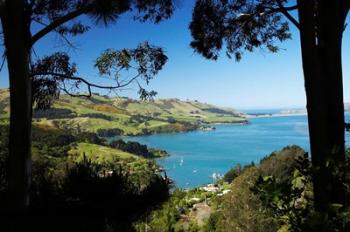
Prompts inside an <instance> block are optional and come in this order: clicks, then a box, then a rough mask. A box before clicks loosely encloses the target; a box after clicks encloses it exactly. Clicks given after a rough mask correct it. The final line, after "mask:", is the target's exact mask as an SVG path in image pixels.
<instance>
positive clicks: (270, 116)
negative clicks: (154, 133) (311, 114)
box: [244, 112, 307, 118]
mask: <svg viewBox="0 0 350 232" xmlns="http://www.w3.org/2000/svg"><path fill="white" fill-rule="evenodd" d="M306 115H307V113H306V112H305V113H288V114H287V113H286V114H283V113H277V114H262V115H255V114H246V115H244V116H245V117H246V118H273V117H292V116H306Z"/></svg>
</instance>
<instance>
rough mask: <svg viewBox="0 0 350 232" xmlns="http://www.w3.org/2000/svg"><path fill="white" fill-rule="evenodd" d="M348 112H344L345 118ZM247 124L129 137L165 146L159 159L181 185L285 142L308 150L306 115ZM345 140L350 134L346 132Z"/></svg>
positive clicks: (201, 179)
mask: <svg viewBox="0 0 350 232" xmlns="http://www.w3.org/2000/svg"><path fill="white" fill-rule="evenodd" d="M349 116H350V115H347V118H350V117H349ZM249 121H250V123H249V124H247V125H234V124H221V125H215V127H216V130H215V131H194V132H189V133H173V134H156V135H150V136H139V137H131V138H130V137H129V138H128V140H131V141H137V142H140V143H143V144H146V145H148V146H151V147H156V148H160V149H164V150H167V151H168V152H169V153H170V154H171V156H170V157H167V158H162V159H158V160H157V162H158V163H159V164H160V165H162V166H163V167H164V168H165V169H166V171H167V174H168V176H169V177H170V178H172V179H173V180H174V181H175V184H176V185H177V186H178V187H181V188H187V187H194V186H200V185H204V184H207V183H211V182H213V181H214V180H213V178H212V175H213V173H217V174H221V175H222V174H224V173H225V172H227V171H228V170H229V168H230V167H232V166H234V165H236V164H237V163H240V164H248V163H251V162H252V161H253V162H255V163H257V162H259V160H260V159H261V158H263V157H264V156H266V155H268V154H270V153H271V152H273V151H276V150H280V149H282V148H283V147H285V146H287V145H293V144H295V145H298V146H300V147H302V148H304V149H305V150H309V140H308V126H307V118H306V116H285V117H269V118H251V119H250V120H249ZM346 137H347V141H348V140H349V139H348V138H350V135H349V134H348V133H347V135H346Z"/></svg>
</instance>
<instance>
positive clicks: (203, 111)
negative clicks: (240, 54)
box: [0, 90, 246, 137]
mask: <svg viewBox="0 0 350 232" xmlns="http://www.w3.org/2000/svg"><path fill="white" fill-rule="evenodd" d="M8 102H9V96H8V90H1V91H0V112H1V118H2V119H6V118H8V114H9V104H8ZM33 118H34V119H33V122H34V124H37V125H43V126H44V125H45V126H48V127H53V128H59V129H72V128H75V129H77V130H81V131H88V132H95V133H98V134H100V135H104V137H108V136H110V137H112V136H115V135H141V134H152V133H161V132H181V131H191V130H195V129H199V128H202V126H203V125H204V124H210V123H244V122H246V119H245V118H244V117H242V116H241V114H240V113H239V112H238V111H236V110H234V109H229V108H220V107H217V106H214V105H211V104H207V103H201V102H198V101H182V100H179V99H157V100H154V101H138V100H134V99H130V98H125V97H109V96H99V95H94V96H92V97H91V98H82V97H80V98H77V97H70V96H67V95H62V96H60V98H59V99H58V100H57V101H55V103H54V105H53V106H52V108H51V109H49V110H34V112H33Z"/></svg>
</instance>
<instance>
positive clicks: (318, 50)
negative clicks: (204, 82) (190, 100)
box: [190, 0, 350, 212]
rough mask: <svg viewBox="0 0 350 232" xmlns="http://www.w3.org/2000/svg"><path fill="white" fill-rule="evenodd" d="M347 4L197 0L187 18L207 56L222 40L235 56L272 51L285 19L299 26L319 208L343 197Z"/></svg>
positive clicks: (285, 33) (284, 32)
mask: <svg viewBox="0 0 350 232" xmlns="http://www.w3.org/2000/svg"><path fill="white" fill-rule="evenodd" d="M295 3H296V4H295ZM294 4H295V5H294ZM349 7H350V1H349V0H339V1H327V0H297V1H296V2H295V1H287V0H255V1H247V0H232V1H229V0H197V1H196V5H195V8H194V11H193V18H192V22H191V24H190V29H191V32H192V37H193V41H192V42H191V46H192V47H193V48H194V50H195V51H197V52H198V53H200V54H202V55H203V56H204V57H206V58H208V59H213V60H216V59H217V58H218V57H219V52H220V51H221V50H222V49H223V46H226V54H227V56H229V57H231V56H234V57H235V58H236V60H240V59H241V57H242V53H243V52H244V51H249V52H252V51H254V49H255V48H264V49H267V50H268V51H270V52H273V53H274V52H278V46H276V43H275V42H276V41H280V42H282V41H284V40H287V39H290V38H291V34H290V33H289V24H288V21H289V22H290V23H292V24H293V25H294V26H295V27H296V28H297V29H299V32H300V41H301V53H302V63H303V70H304V79H305V91H306V100H307V111H308V122H309V133H310V146H311V154H312V165H313V187H314V198H315V199H314V200H315V207H316V209H317V210H318V211H319V212H322V211H324V210H327V209H328V207H329V205H330V204H335V203H337V204H341V205H343V206H346V203H347V202H346V199H345V194H344V187H343V183H342V177H343V175H344V170H342V166H343V164H344V160H345V153H344V147H345V145H344V105H343V83H342V64H341V45H342V35H343V32H344V30H345V27H346V24H345V19H346V16H347V14H348V11H349ZM292 11H295V12H296V13H295V14H293V13H291V12H292ZM296 15H298V17H297V18H296V17H295V16H296Z"/></svg>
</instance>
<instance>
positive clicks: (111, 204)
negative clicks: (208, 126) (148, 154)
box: [1, 159, 169, 231]
mask: <svg viewBox="0 0 350 232" xmlns="http://www.w3.org/2000/svg"><path fill="white" fill-rule="evenodd" d="M168 194H169V186H168V183H167V181H166V180H165V179H164V178H163V177H161V176H159V175H154V176H152V180H151V181H150V183H149V185H148V186H146V187H145V188H143V189H139V188H136V187H135V186H134V185H132V184H131V183H130V180H129V179H128V176H127V175H124V174H122V173H121V171H120V170H109V169H108V167H104V166H101V165H98V164H95V163H92V162H91V161H89V160H87V159H84V160H83V161H81V162H80V163H75V164H74V165H73V166H72V167H70V168H67V173H66V176H65V177H64V178H63V180H61V181H55V180H52V179H50V178H48V177H47V175H46V173H45V169H44V168H43V169H42V170H41V171H38V170H37V173H35V178H34V182H33V184H32V189H31V200H32V201H31V205H30V208H29V209H28V210H27V211H26V212H24V213H23V215H11V214H5V212H2V215H1V218H2V219H4V222H6V223H5V224H2V228H7V229H10V231H21V230H22V229H24V228H25V229H26V230H27V231H131V228H132V227H131V223H132V222H133V221H135V220H137V219H138V218H139V217H140V216H142V215H144V214H145V213H147V212H149V211H150V210H151V209H153V208H154V207H156V206H157V205H158V204H159V203H161V202H163V201H165V200H166V199H167V198H168ZM2 204H3V202H2ZM19 221H20V222H21V223H18V222H19Z"/></svg>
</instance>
